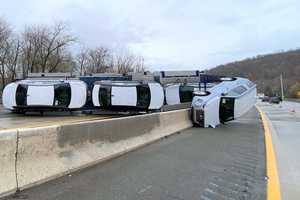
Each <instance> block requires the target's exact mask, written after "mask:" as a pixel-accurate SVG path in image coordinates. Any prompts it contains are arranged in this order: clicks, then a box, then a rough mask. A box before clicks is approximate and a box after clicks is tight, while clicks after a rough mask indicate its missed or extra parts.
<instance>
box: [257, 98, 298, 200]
mask: <svg viewBox="0 0 300 200" xmlns="http://www.w3.org/2000/svg"><path fill="white" fill-rule="evenodd" d="M258 105H259V106H260V107H261V108H262V110H263V111H264V112H265V113H266V115H267V117H268V118H269V120H270V122H271V128H272V130H271V131H272V138H273V143H274V147H275V152H276V157H277V163H278V171H279V179H280V185H281V194H282V198H283V199H286V200H293V199H295V200H298V199H299V197H300V190H299V188H300V156H299V152H300V103H295V102H283V103H282V104H280V105H276V104H273V105H271V104H268V103H259V104H258Z"/></svg>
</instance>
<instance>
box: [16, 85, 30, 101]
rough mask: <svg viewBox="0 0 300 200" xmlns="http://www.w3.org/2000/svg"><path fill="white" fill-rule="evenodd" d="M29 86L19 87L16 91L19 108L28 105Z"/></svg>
mask: <svg viewBox="0 0 300 200" xmlns="http://www.w3.org/2000/svg"><path fill="white" fill-rule="evenodd" d="M27 89H28V86H27V85H22V84H20V85H18V87H17V91H16V104H17V105H18V106H26V105H27Z"/></svg>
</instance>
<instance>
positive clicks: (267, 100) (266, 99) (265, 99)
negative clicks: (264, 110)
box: [261, 96, 270, 102]
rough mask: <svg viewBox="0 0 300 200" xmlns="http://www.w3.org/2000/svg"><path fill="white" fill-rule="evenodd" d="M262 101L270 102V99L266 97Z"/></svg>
mask: <svg viewBox="0 0 300 200" xmlns="http://www.w3.org/2000/svg"><path fill="white" fill-rule="evenodd" d="M261 101H262V102H269V101H270V97H268V96H264V97H262V99H261Z"/></svg>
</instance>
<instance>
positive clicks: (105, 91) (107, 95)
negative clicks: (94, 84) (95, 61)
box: [99, 86, 111, 108]
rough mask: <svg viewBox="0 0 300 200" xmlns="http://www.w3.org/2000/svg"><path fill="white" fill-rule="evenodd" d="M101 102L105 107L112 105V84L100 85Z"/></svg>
mask: <svg viewBox="0 0 300 200" xmlns="http://www.w3.org/2000/svg"><path fill="white" fill-rule="evenodd" d="M99 102H100V106H102V107H104V108H107V107H109V106H111V86H100V91H99Z"/></svg>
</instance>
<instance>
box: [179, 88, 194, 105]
mask: <svg viewBox="0 0 300 200" xmlns="http://www.w3.org/2000/svg"><path fill="white" fill-rule="evenodd" d="M193 93H194V87H193V86H187V85H181V86H180V87H179V97H180V102H181V103H185V102H192V99H193Z"/></svg>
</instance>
